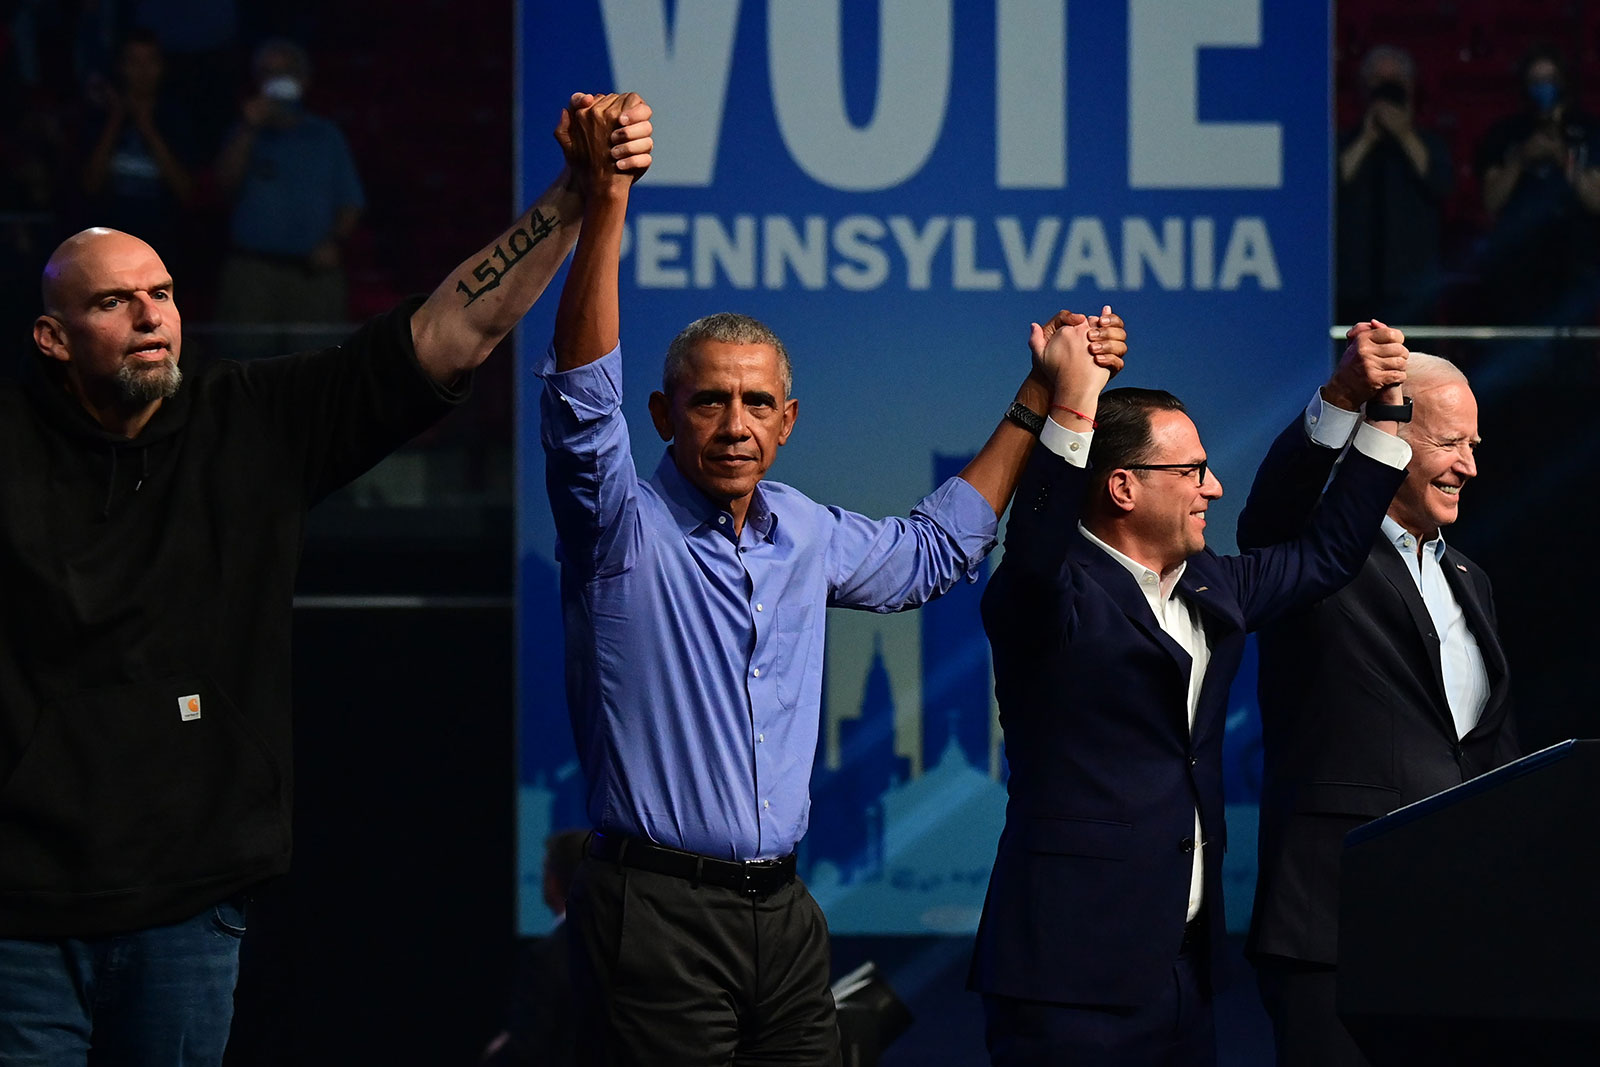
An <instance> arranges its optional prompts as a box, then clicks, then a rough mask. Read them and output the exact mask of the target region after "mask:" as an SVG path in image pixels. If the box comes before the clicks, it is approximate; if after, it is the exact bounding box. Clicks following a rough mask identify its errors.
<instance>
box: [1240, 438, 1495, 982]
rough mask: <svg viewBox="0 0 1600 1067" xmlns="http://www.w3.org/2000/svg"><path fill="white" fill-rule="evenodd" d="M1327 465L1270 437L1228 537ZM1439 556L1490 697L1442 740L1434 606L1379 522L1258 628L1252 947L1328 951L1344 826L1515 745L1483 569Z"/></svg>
mask: <svg viewBox="0 0 1600 1067" xmlns="http://www.w3.org/2000/svg"><path fill="white" fill-rule="evenodd" d="M1332 466H1333V460H1332V458H1331V454H1330V453H1329V451H1328V450H1327V449H1319V448H1316V447H1314V446H1309V445H1308V444H1307V443H1306V441H1305V439H1304V436H1303V435H1295V434H1284V435H1283V436H1281V437H1280V438H1279V439H1278V441H1277V442H1276V443H1274V445H1273V447H1272V451H1271V452H1269V453H1268V454H1267V459H1266V461H1265V462H1264V463H1262V464H1261V470H1260V471H1259V472H1258V473H1257V474H1256V481H1255V484H1254V485H1253V486H1251V488H1250V499H1249V501H1248V502H1247V503H1246V504H1245V508H1244V511H1243V512H1241V513H1240V515H1239V543H1240V544H1241V545H1261V544H1271V543H1273V542H1275V541H1281V540H1284V539H1287V538H1291V537H1294V536H1295V535H1296V533H1297V532H1298V531H1299V530H1300V528H1302V527H1303V526H1304V525H1305V524H1306V522H1307V521H1309V518H1310V516H1311V515H1312V513H1313V511H1314V510H1315V508H1316V503H1317V495H1318V491H1319V490H1320V489H1321V487H1322V485H1323V483H1324V482H1326V481H1327V479H1328V473H1329V471H1330V470H1331V469H1332ZM1439 566H1440V569H1441V570H1442V571H1443V573H1444V577H1445V582H1446V583H1447V584H1448V585H1449V587H1450V592H1451V594H1452V595H1453V596H1454V597H1455V599H1456V603H1458V604H1459V605H1461V610H1462V614H1463V615H1464V616H1465V617H1466V622H1467V628H1468V629H1469V630H1471V631H1472V635H1473V637H1475V638H1476V639H1477V642H1478V648H1479V650H1480V651H1481V652H1482V653H1483V663H1484V669H1485V670H1486V672H1487V673H1488V676H1489V699H1488V701H1487V703H1486V704H1485V706H1484V708H1483V714H1482V715H1481V717H1480V718H1479V719H1478V723H1477V725H1476V726H1474V727H1473V728H1472V729H1471V730H1469V731H1468V732H1467V735H1466V736H1465V737H1462V738H1457V737H1456V726H1455V720H1454V719H1453V718H1452V717H1451V714H1450V704H1449V701H1448V700H1447V699H1446V697H1445V689H1444V673H1443V669H1442V666H1441V663H1440V657H1439V638H1438V636H1437V634H1435V632H1434V625H1433V619H1432V617H1431V616H1430V615H1429V614H1428V607H1427V605H1426V604H1424V603H1423V600H1422V594H1421V593H1420V592H1419V591H1418V590H1417V583H1416V582H1415V581H1414V580H1413V579H1412V577H1411V572H1410V571H1409V570H1408V569H1407V568H1406V563H1405V560H1403V559H1401V558H1400V553H1399V552H1397V551H1396V550H1395V547H1394V546H1393V545H1392V544H1390V543H1389V541H1388V539H1387V538H1386V537H1384V536H1383V535H1382V534H1381V533H1380V534H1379V535H1378V536H1377V538H1376V540H1375V541H1374V542H1373V543H1371V545H1370V551H1369V552H1368V554H1367V557H1366V559H1365V560H1364V562H1363V563H1362V565H1361V570H1360V572H1359V573H1357V575H1356V577H1355V580H1354V581H1352V582H1351V583H1350V584H1349V585H1347V586H1345V587H1344V588H1342V589H1340V590H1339V591H1338V592H1337V593H1335V594H1333V595H1332V596H1329V597H1327V598H1325V599H1322V600H1319V601H1317V602H1316V603H1315V604H1310V605H1307V606H1306V607H1304V608H1301V609H1300V610H1297V611H1294V612H1291V613H1290V614H1288V615H1286V616H1284V617H1283V618H1282V619H1279V620H1278V621H1276V622H1274V623H1273V624H1272V625H1270V626H1268V627H1266V628H1265V629H1263V630H1262V631H1261V674H1260V695H1261V727H1262V739H1263V743H1264V748H1265V754H1264V757H1265V758H1264V760H1263V762H1264V764H1265V767H1264V770H1265V774H1264V779H1263V783H1262V788H1261V828H1260V835H1259V838H1258V850H1259V874H1258V876H1257V881H1256V897H1255V908H1254V910H1253V912H1252V914H1251V921H1250V937H1249V940H1248V941H1247V942H1246V946H1245V947H1246V951H1247V952H1249V953H1250V954H1251V955H1252V956H1257V955H1271V956H1285V957H1289V958H1291V959H1299V960H1309V961H1313V962H1317V963H1325V964H1331V963H1334V962H1336V961H1337V959H1338V941H1339V861H1340V857H1341V855H1342V853H1343V851H1344V835H1345V834H1346V833H1348V832H1349V831H1351V830H1353V829H1355V828H1356V827H1357V826H1360V825H1361V824H1362V823H1364V822H1367V821H1368V820H1370V819H1375V818H1377V817H1378V816H1380V815H1385V814H1387V813H1389V812H1391V811H1393V810H1395V809H1396V808H1400V807H1404V806H1405V805H1407V804H1410V803H1412V802H1414V801H1417V800H1421V799H1423V798H1424V797H1428V796H1432V795H1433V794H1434V793H1437V792H1439V791H1440V790H1442V789H1448V788H1450V787H1451V786H1455V785H1460V784H1461V783H1462V782H1464V781H1466V780H1467V779H1468V778H1472V777H1475V776H1477V775H1479V774H1482V773H1484V772H1485V771H1488V770H1492V769H1493V768H1495V767H1498V766H1500V765H1501V764H1504V763H1508V762H1510V761H1511V760H1514V759H1516V758H1517V756H1518V755H1520V754H1521V747H1520V746H1519V744H1518V743H1517V735H1516V725H1515V722H1514V719H1513V716H1512V710H1511V684H1510V672H1509V669H1508V668H1507V665H1506V657H1505V652H1504V651H1503V650H1502V649H1501V647H1500V636H1499V633H1498V629H1497V627H1496V625H1495V614H1494V596H1493V594H1492V593H1491V592H1490V588H1489V579H1488V577H1487V576H1486V575H1485V574H1484V573H1483V571H1482V569H1481V568H1479V567H1478V565H1477V564H1476V563H1473V562H1472V560H1470V559H1468V558H1467V557H1466V556H1464V555H1462V554H1461V553H1460V552H1458V551H1457V550H1456V549H1454V548H1450V547H1448V546H1446V548H1445V552H1444V557H1443V559H1441V560H1440V561H1439Z"/></svg>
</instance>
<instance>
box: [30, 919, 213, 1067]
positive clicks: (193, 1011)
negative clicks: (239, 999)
mask: <svg viewBox="0 0 1600 1067" xmlns="http://www.w3.org/2000/svg"><path fill="white" fill-rule="evenodd" d="M243 935H244V908H243V901H242V898H241V899H240V900H230V901H224V902H223V903H221V904H218V905H217V906H216V907H213V908H207V909H206V910H205V911H203V912H201V913H200V914H199V915H196V916H195V917H194V918H192V919H187V920H185V921H183V922H179V923H173V924H172V925H171V926H157V927H152V928H151V929H148V930H136V931H134V932H132V933H127V934H114V935H110V936H106V937H90V938H84V939H81V940H80V939H77V938H70V939H67V940H62V941H23V940H16V939H7V938H0V1064H5V1067H85V1065H92V1067H217V1065H219V1064H221V1063H222V1052H223V1049H224V1048H226V1047H227V1044H228V1028H229V1026H230V1025H231V1023H232V1021H233V987H234V985H235V983H236V982H237V980H238V977H239V939H240V938H241V937H242V936H243Z"/></svg>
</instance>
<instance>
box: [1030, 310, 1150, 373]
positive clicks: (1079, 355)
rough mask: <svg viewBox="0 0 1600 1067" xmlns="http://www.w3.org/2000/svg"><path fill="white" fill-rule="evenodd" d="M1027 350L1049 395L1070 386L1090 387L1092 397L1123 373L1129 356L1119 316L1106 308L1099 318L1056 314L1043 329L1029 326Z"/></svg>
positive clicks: (1122, 324) (1061, 312)
mask: <svg viewBox="0 0 1600 1067" xmlns="http://www.w3.org/2000/svg"><path fill="white" fill-rule="evenodd" d="M1028 349H1029V351H1031V352H1032V353H1033V373H1034V375H1035V377H1038V378H1040V379H1042V381H1043V383H1044V385H1045V386H1046V387H1047V388H1050V389H1051V390H1052V391H1055V390H1057V389H1059V387H1060V386H1062V385H1064V384H1067V383H1066V381H1065V379H1066V378H1068V377H1071V378H1072V379H1073V383H1074V384H1075V385H1076V384H1082V385H1084V386H1092V387H1093V389H1094V391H1095V393H1098V392H1099V391H1100V390H1101V389H1103V388H1105V384H1106V382H1107V381H1109V380H1110V379H1111V378H1112V377H1114V376H1115V375H1116V373H1117V372H1118V371H1120V370H1121V369H1122V364H1123V357H1124V356H1125V355H1127V352H1128V331H1127V327H1126V325H1125V324H1124V323H1123V321H1122V316H1120V315H1118V314H1116V313H1115V312H1113V311H1112V310H1111V306H1110V305H1109V304H1108V305H1106V306H1105V307H1104V308H1102V309H1101V311H1100V314H1098V315H1082V314H1079V313H1078V312H1075V311H1066V310H1063V311H1058V312H1056V313H1055V315H1053V316H1051V318H1050V320H1049V321H1048V322H1046V323H1045V324H1044V325H1042V326H1041V325H1040V324H1039V323H1037V322H1035V323H1031V324H1030V326H1029V330H1028Z"/></svg>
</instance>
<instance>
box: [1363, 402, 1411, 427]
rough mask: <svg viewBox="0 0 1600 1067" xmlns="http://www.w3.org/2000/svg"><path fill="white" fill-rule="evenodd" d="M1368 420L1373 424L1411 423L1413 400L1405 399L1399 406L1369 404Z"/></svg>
mask: <svg viewBox="0 0 1600 1067" xmlns="http://www.w3.org/2000/svg"><path fill="white" fill-rule="evenodd" d="M1367 418H1368V419H1370V420H1372V421H1373V422H1410V421H1411V398H1410V397H1409V396H1408V397H1404V398H1402V399H1401V401H1400V403H1398V404H1368V405H1367Z"/></svg>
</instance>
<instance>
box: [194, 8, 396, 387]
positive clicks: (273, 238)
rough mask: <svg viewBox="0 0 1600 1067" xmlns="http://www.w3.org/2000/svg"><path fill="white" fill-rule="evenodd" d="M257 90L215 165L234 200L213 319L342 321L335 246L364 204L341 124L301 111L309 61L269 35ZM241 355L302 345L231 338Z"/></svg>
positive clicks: (287, 335) (284, 337) (282, 337)
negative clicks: (215, 313)
mask: <svg viewBox="0 0 1600 1067" xmlns="http://www.w3.org/2000/svg"><path fill="white" fill-rule="evenodd" d="M253 69H254V73H255V79H256V92H255V94H254V95H253V96H251V97H249V98H248V99H247V100H245V102H244V105H243V108H242V109H241V110H242V121H241V122H240V123H239V125H238V126H237V127H236V128H235V129H234V132H233V134H232V136H231V137H230V138H229V139H228V142H227V144H225V145H224V146H223V149H222V154H221V156H220V157H219V158H218V160H217V181H218V183H219V184H220V185H221V187H222V188H223V189H224V190H225V191H226V192H228V193H229V194H230V195H231V197H232V203H233V219H232V223H231V225H230V229H229V234H230V238H231V241H232V248H231V250H230V252H229V253H228V258H227V260H226V261H225V262H224V263H223V266H222V278H221V282H220V291H219V292H218V295H217V318H218V319H220V320H222V321H224V322H230V323H241V324H243V323H254V324H267V323H277V324H293V323H303V322H329V323H340V322H343V321H344V320H345V318H346V317H347V315H348V298H347V289H346V281H345V275H344V267H343V263H342V251H341V250H342V248H343V245H344V242H345V241H346V240H347V239H348V238H349V237H350V234H351V233H352V232H353V231H354V230H355V227H356V223H357V221H359V220H360V218H361V210H362V208H363V207H364V206H365V204H366V201H365V198H364V195H363V193H362V189H361V181H360V179H359V178H358V177H357V176H356V166H355V160H354V159H353V158H352V156H351V154H350V146H349V145H348V144H347V143H346V142H345V139H344V134H342V133H341V132H339V127H338V126H336V125H334V123H333V122H332V121H330V120H328V119H325V118H322V117H321V116H319V115H313V114H310V113H309V112H307V111H306V109H305V104H304V100H305V92H306V86H307V85H308V84H309V82H310V80H311V59H310V57H309V56H308V55H307V54H306V51H305V49H304V48H301V47H300V46H299V45H298V44H295V43H294V42H292V41H289V40H287V39H285V38H273V39H272V40H269V41H267V42H265V43H264V44H262V45H261V46H260V47H259V48H258V49H257V50H256V54H255V61H254V68H253ZM239 341H240V342H241V343H240V344H235V345H231V346H230V349H231V350H233V351H236V352H239V353H240V355H241V358H248V357H249V356H250V355H251V354H252V353H254V354H265V353H271V352H282V351H285V350H294V349H300V348H305V347H308V344H307V338H305V337H304V336H303V335H297V334H295V333H293V332H290V331H284V332H283V333H281V334H277V335H274V334H272V333H270V332H268V333H257V334H255V335H254V336H251V337H241V338H239Z"/></svg>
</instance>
